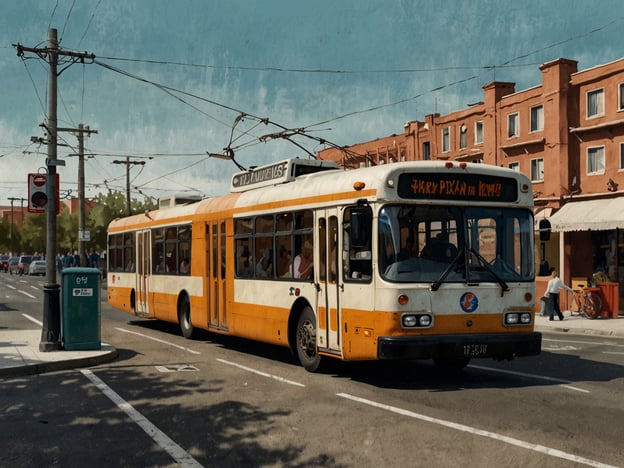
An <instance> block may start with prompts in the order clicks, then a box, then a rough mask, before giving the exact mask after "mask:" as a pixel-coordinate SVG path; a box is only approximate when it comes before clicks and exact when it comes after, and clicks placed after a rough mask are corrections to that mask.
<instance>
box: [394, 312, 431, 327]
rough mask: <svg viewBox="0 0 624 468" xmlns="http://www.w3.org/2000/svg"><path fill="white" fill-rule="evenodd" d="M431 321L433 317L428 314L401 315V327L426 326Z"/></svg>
mask: <svg viewBox="0 0 624 468" xmlns="http://www.w3.org/2000/svg"><path fill="white" fill-rule="evenodd" d="M432 322H433V318H432V317H431V315H429V314H403V315H402V316H401V326H402V327H403V328H427V327H430V326H431V323H432Z"/></svg>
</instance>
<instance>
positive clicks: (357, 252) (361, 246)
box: [345, 206, 373, 281]
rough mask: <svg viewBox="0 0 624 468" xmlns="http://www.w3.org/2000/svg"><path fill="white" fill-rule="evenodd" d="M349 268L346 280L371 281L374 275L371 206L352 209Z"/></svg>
mask: <svg viewBox="0 0 624 468" xmlns="http://www.w3.org/2000/svg"><path fill="white" fill-rule="evenodd" d="M348 215H349V220H350V224H349V241H350V242H351V245H350V246H349V268H348V271H345V273H346V274H345V279H351V280H360V281H370V279H371V276H372V273H373V260H372V250H371V236H372V212H371V208H370V207H369V206H358V207H357V208H350V209H349V210H348Z"/></svg>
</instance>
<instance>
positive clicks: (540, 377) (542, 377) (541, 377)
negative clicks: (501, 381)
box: [468, 364, 591, 393]
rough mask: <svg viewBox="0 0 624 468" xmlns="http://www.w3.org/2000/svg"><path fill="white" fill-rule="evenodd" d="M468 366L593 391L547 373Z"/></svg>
mask: <svg viewBox="0 0 624 468" xmlns="http://www.w3.org/2000/svg"><path fill="white" fill-rule="evenodd" d="M468 367H471V368H473V369H480V370H484V371H488V372H498V373H500V374H509V375H515V376H517V377H526V378H529V379H536V380H545V381H547V382H553V383H556V384H559V385H560V386H561V387H563V388H567V389H569V390H574V391H575V392H581V393H591V392H590V391H589V390H585V389H584V388H580V387H574V386H572V385H570V384H571V383H572V382H570V381H569V380H563V379H557V378H555V377H546V376H545V375H536V374H528V373H526V372H518V371H512V370H506V369H496V368H494V367H484V366H475V365H473V364H471V365H469V366H468Z"/></svg>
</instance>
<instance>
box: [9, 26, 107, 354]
mask: <svg viewBox="0 0 624 468" xmlns="http://www.w3.org/2000/svg"><path fill="white" fill-rule="evenodd" d="M14 46H15V48H16V49H17V55H18V56H20V57H22V56H23V55H24V52H32V53H34V54H36V55H38V56H39V57H41V58H43V59H45V60H47V62H48V64H49V66H50V78H49V80H48V120H47V125H46V129H47V131H48V157H47V159H46V165H47V170H48V178H47V195H48V203H47V205H46V238H47V245H46V284H44V285H43V327H42V329H41V342H40V343H39V351H41V352H47V351H58V350H59V349H61V341H60V336H61V304H60V286H59V284H58V283H57V282H56V208H57V205H58V200H57V199H56V191H57V187H56V166H58V165H63V164H64V161H59V160H58V159H57V151H56V150H57V148H56V146H57V94H56V93H57V79H58V73H57V68H58V58H59V56H63V57H69V58H70V59H71V61H72V63H76V62H79V61H80V62H82V63H84V61H85V59H90V60H94V59H95V55H93V54H87V53H86V52H84V53H81V52H71V51H66V50H62V49H59V43H58V32H57V30H56V29H49V30H48V41H47V45H46V47H45V48H32V47H24V46H22V45H20V44H17V45H15V44H14Z"/></svg>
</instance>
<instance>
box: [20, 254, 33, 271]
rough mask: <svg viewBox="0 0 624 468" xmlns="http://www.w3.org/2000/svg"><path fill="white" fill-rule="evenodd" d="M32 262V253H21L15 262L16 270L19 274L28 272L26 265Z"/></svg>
mask: <svg viewBox="0 0 624 468" xmlns="http://www.w3.org/2000/svg"><path fill="white" fill-rule="evenodd" d="M30 262H32V255H22V256H21V257H20V258H19V261H18V262H17V272H18V274H19V275H23V274H24V273H26V274H28V267H29V266H30Z"/></svg>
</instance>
